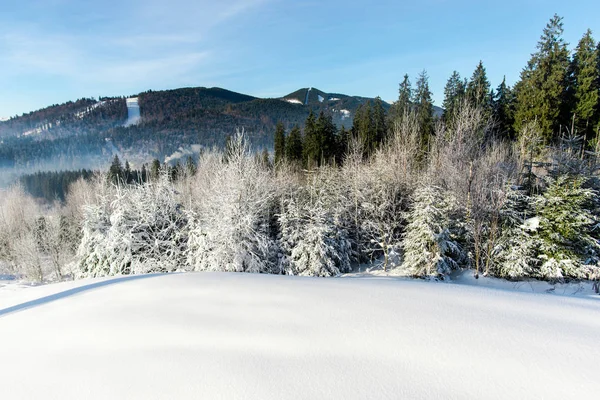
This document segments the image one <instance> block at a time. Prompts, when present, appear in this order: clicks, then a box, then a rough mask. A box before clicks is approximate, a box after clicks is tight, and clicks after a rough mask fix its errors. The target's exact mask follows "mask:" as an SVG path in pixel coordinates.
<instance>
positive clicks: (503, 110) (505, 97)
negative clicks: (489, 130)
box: [492, 77, 514, 139]
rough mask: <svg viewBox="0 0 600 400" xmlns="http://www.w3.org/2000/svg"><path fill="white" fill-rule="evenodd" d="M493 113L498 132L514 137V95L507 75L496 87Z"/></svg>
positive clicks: (507, 136) (502, 135)
mask: <svg viewBox="0 0 600 400" xmlns="http://www.w3.org/2000/svg"><path fill="white" fill-rule="evenodd" d="M492 108H493V114H494V118H495V120H496V122H497V124H498V132H499V133H500V136H501V137H503V138H508V139H513V138H514V131H513V125H514V95H513V92H512V90H511V88H510V86H508V85H507V84H506V77H504V78H503V79H502V83H501V84H500V85H499V86H498V88H497V89H496V92H495V93H494V97H493V104H492Z"/></svg>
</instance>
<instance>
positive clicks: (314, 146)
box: [302, 111, 321, 169]
mask: <svg viewBox="0 0 600 400" xmlns="http://www.w3.org/2000/svg"><path fill="white" fill-rule="evenodd" d="M302 150H303V152H304V155H303V157H304V162H305V164H306V166H307V167H308V168H309V169H310V168H314V167H316V166H318V165H319V160H320V157H321V145H320V141H319V133H318V132H317V120H316V118H315V114H314V113H313V112H312V111H311V112H310V114H309V115H308V118H306V121H305V123H304V143H303V144H302Z"/></svg>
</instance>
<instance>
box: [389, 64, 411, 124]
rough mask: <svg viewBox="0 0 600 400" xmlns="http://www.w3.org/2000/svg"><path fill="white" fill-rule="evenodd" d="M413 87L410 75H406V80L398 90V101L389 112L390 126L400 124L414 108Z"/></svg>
mask: <svg viewBox="0 0 600 400" xmlns="http://www.w3.org/2000/svg"><path fill="white" fill-rule="evenodd" d="M412 96H413V93H412V86H411V83H410V79H409V78H408V74H405V75H404V79H403V80H402V82H401V83H400V85H399V89H398V100H397V101H396V102H395V103H394V104H392V107H391V108H390V112H389V115H388V117H389V125H390V126H393V125H394V124H396V123H400V122H401V121H402V118H404V114H406V113H407V112H409V111H410V110H411V108H412V104H411V101H412Z"/></svg>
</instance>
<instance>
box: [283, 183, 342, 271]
mask: <svg viewBox="0 0 600 400" xmlns="http://www.w3.org/2000/svg"><path fill="white" fill-rule="evenodd" d="M319 200H320V199H318V200H317V199H315V200H314V201H312V202H311V196H309V195H308V194H307V193H302V195H300V196H297V198H296V199H293V198H292V199H284V200H283V202H282V203H283V204H282V207H281V208H282V212H281V215H280V217H279V223H280V225H281V235H280V239H279V246H280V248H281V250H283V254H282V257H281V259H280V264H281V267H280V269H282V270H283V271H285V273H286V274H289V275H304V276H335V275H338V274H340V273H342V272H349V271H350V258H351V252H352V251H351V245H350V240H349V239H348V233H347V231H346V230H344V229H343V228H341V227H340V226H338V225H337V224H336V223H335V220H334V217H333V215H332V212H331V211H332V210H330V209H326V208H325V207H323V204H322V203H320V201H319Z"/></svg>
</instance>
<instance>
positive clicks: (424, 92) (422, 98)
mask: <svg viewBox="0 0 600 400" xmlns="http://www.w3.org/2000/svg"><path fill="white" fill-rule="evenodd" d="M431 96H432V93H431V90H429V77H428V76H427V71H425V70H423V71H422V72H421V73H420V74H419V77H418V78H417V87H416V90H415V97H414V100H413V102H414V104H415V108H416V112H417V120H418V123H419V128H420V131H421V144H422V148H423V150H425V151H426V150H428V148H429V140H430V137H431V135H432V134H433V100H432V98H431Z"/></svg>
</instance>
